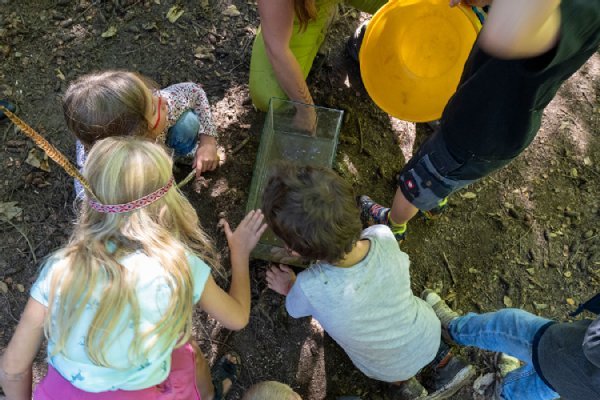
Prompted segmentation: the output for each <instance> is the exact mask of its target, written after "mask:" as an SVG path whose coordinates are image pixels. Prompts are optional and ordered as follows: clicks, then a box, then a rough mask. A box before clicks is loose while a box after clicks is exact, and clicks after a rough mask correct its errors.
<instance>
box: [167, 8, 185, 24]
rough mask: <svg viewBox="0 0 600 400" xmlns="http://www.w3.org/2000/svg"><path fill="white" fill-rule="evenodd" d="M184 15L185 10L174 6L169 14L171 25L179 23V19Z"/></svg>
mask: <svg viewBox="0 0 600 400" xmlns="http://www.w3.org/2000/svg"><path fill="white" fill-rule="evenodd" d="M183 13H184V9H183V8H181V7H179V6H177V5H176V6H173V7H171V8H169V11H168V12H167V19H168V20H169V22H170V23H172V24H174V23H175V21H177V20H178V19H179V17H181V16H182V15H183Z"/></svg>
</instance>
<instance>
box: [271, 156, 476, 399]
mask: <svg viewBox="0 0 600 400" xmlns="http://www.w3.org/2000/svg"><path fill="white" fill-rule="evenodd" d="M263 212H264V214H265V218H266V221H267V223H268V224H269V226H270V227H271V229H272V230H273V232H274V233H275V234H276V235H277V236H279V237H280V238H281V239H282V240H283V241H284V242H285V244H286V246H287V247H288V250H289V251H292V252H295V253H297V254H298V255H301V256H302V257H306V258H309V259H313V260H317V261H315V262H314V263H313V264H312V266H311V267H310V268H308V269H306V270H305V271H302V272H301V273H300V274H298V276H296V275H295V274H294V272H293V271H292V270H291V269H290V268H288V267H287V266H284V265H279V266H274V267H272V268H271V269H270V270H269V271H268V272H267V282H268V285H269V287H270V288H271V289H273V290H275V291H276V292H278V293H280V294H282V295H285V296H287V298H286V308H287V310H288V312H289V314H290V315H291V316H292V317H295V318H300V317H306V316H313V317H314V318H315V319H317V320H318V321H319V323H320V324H321V326H322V327H323V329H324V330H325V331H327V333H328V334H329V335H330V336H331V337H332V338H333V339H334V340H335V341H336V342H337V343H338V344H339V345H340V346H341V347H342V348H343V349H344V350H345V351H346V354H348V356H349V357H350V359H351V360H352V362H353V363H354V365H355V366H356V367H357V368H358V369H360V370H361V371H362V372H363V373H364V374H365V375H367V376H369V377H370V378H373V379H377V380H380V381H384V382H389V383H392V384H393V386H392V390H393V391H394V398H395V399H417V398H421V397H423V396H425V395H427V390H426V389H425V388H424V387H423V386H422V385H421V384H420V383H419V382H418V381H417V380H416V379H415V378H414V376H415V375H416V374H417V373H418V372H419V371H420V370H421V369H422V368H424V367H426V366H428V365H430V366H431V367H432V368H433V371H434V376H435V379H434V388H433V389H432V392H433V393H430V397H428V398H432V399H442V398H446V397H448V396H450V395H451V394H453V393H455V392H456V391H457V390H458V389H460V388H461V387H462V386H463V385H464V384H465V383H466V382H467V380H468V379H469V378H470V377H471V376H473V374H474V370H473V367H471V366H470V365H466V364H464V363H462V362H461V361H459V360H458V359H456V358H455V357H452V356H450V354H449V349H448V346H447V345H445V344H444V343H443V342H442V341H441V329H440V321H439V320H438V319H437V317H436V315H435V312H434V311H433V309H432V308H431V306H429V305H428V304H427V303H426V302H424V301H423V300H421V299H420V298H418V297H416V296H414V295H413V293H412V291H411V288H410V276H409V260H408V255H407V254H406V253H403V252H402V251H401V250H400V249H399V248H398V244H397V242H396V240H395V238H394V235H393V234H392V232H391V231H390V229H389V228H388V227H387V226H385V225H375V226H372V227H370V228H368V229H366V230H364V231H362V233H361V222H360V215H359V214H360V211H359V209H358V207H357V205H356V203H355V201H354V196H353V194H352V188H351V187H350V185H349V184H347V183H346V182H345V181H343V180H342V179H341V178H340V177H339V176H337V175H336V174H335V173H334V172H332V171H331V170H327V169H324V168H317V167H310V166H296V165H292V164H288V163H285V164H284V163H282V164H279V165H276V166H275V168H274V170H273V172H272V175H271V176H270V178H269V180H268V183H267V185H266V188H265V191H264V194H263Z"/></svg>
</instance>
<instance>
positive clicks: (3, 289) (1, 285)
mask: <svg viewBox="0 0 600 400" xmlns="http://www.w3.org/2000/svg"><path fill="white" fill-rule="evenodd" d="M0 293H2V294H6V293H8V285H7V284H6V282H4V281H0Z"/></svg>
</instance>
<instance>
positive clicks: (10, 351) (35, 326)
mask: <svg viewBox="0 0 600 400" xmlns="http://www.w3.org/2000/svg"><path fill="white" fill-rule="evenodd" d="M45 316H46V307H45V306H44V305H42V304H40V303H38V302H37V301H36V300H34V299H32V298H30V299H29V301H28V302H27V305H26V306H25V311H23V315H22V316H21V320H20V321H19V324H18V325H17V329H16V330H15V333H14V335H13V337H12V339H11V340H10V343H9V344H8V347H7V348H6V351H5V352H4V355H3V356H2V358H0V384H1V385H2V388H3V389H4V393H5V394H6V397H7V398H8V399H11V400H21V399H23V400H25V399H27V400H30V399H31V383H32V382H31V379H32V378H31V366H32V364H33V359H34V358H35V356H36V354H37V353H38V351H39V349H40V345H41V344H42V340H43V338H44V318H45Z"/></svg>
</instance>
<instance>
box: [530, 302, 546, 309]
mask: <svg viewBox="0 0 600 400" xmlns="http://www.w3.org/2000/svg"><path fill="white" fill-rule="evenodd" d="M533 306H534V307H535V309H536V310H545V309H546V308H548V304H544V303H536V302H535V301H534V302H533Z"/></svg>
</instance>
